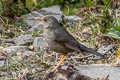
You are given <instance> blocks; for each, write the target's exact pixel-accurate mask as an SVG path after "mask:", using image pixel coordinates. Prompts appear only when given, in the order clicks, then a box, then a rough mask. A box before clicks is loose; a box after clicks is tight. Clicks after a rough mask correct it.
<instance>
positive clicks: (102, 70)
mask: <svg viewBox="0 0 120 80" xmlns="http://www.w3.org/2000/svg"><path fill="white" fill-rule="evenodd" d="M119 79H120V67H113V66H109V65H103V64H92V65H81V66H80V67H74V66H72V65H69V66H61V67H59V68H58V69H57V70H56V71H55V72H50V73H48V74H47V76H46V80H119Z"/></svg>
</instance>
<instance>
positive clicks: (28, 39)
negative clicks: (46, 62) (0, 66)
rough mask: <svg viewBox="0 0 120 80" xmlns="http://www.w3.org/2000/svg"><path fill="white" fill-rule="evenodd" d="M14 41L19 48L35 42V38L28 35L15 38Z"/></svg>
mask: <svg viewBox="0 0 120 80" xmlns="http://www.w3.org/2000/svg"><path fill="white" fill-rule="evenodd" d="M13 40H14V42H15V44H16V45H18V46H19V45H24V44H27V43H31V42H33V40H34V38H33V37H32V35H30V34H26V35H22V36H19V37H15V38H14V39H13Z"/></svg>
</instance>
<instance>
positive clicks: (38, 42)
mask: <svg viewBox="0 0 120 80" xmlns="http://www.w3.org/2000/svg"><path fill="white" fill-rule="evenodd" d="M33 47H34V48H35V50H38V49H40V50H41V51H43V50H44V48H47V42H46V41H45V39H44V38H43V37H36V38H35V40H34V42H33Z"/></svg>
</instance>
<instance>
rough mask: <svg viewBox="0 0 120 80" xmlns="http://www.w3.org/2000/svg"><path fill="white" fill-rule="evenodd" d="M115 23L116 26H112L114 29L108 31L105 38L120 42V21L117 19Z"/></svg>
mask: <svg viewBox="0 0 120 80" xmlns="http://www.w3.org/2000/svg"><path fill="white" fill-rule="evenodd" d="M115 21H116V22H115V24H112V28H110V29H107V31H108V33H107V34H105V36H109V37H113V38H115V39H118V40H120V19H119V18H116V19H115Z"/></svg>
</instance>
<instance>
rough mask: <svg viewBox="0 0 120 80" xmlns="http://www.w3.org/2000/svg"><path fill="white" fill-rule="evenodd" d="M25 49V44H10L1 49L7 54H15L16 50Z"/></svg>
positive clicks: (21, 50) (22, 50)
mask: <svg viewBox="0 0 120 80" xmlns="http://www.w3.org/2000/svg"><path fill="white" fill-rule="evenodd" d="M27 50H28V48H27V46H10V47H7V48H4V49H3V51H4V52H6V53H8V54H15V53H17V52H24V51H27Z"/></svg>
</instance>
